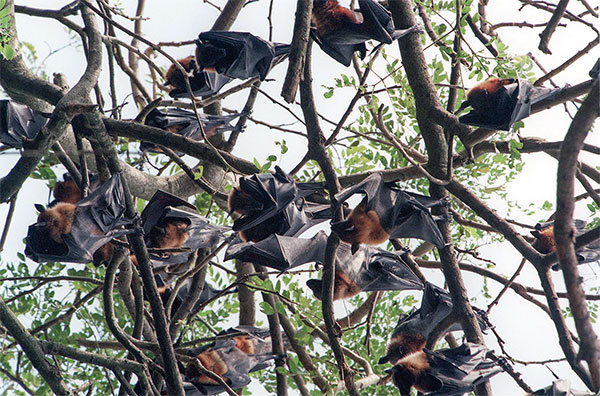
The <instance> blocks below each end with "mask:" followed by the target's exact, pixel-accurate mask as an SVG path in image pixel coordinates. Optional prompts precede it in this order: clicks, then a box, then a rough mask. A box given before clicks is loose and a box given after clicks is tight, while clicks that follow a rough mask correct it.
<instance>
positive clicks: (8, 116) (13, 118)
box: [0, 99, 50, 149]
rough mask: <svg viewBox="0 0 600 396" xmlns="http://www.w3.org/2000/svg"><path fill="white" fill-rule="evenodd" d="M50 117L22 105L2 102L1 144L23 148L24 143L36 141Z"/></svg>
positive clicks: (0, 105)
mask: <svg viewBox="0 0 600 396" xmlns="http://www.w3.org/2000/svg"><path fill="white" fill-rule="evenodd" d="M49 116H50V115H49V114H47V113H42V112H40V111H36V110H32V109H31V108H29V107H28V106H26V105H24V104H21V103H17V102H13V101H11V100H6V99H3V100H0V142H2V143H3V144H6V145H7V146H10V147H12V148H16V149H20V148H23V142H24V141H26V140H32V139H34V138H35V137H36V136H37V134H38V132H39V131H40V130H41V129H42V128H43V127H44V126H45V125H46V123H47V122H48V119H49Z"/></svg>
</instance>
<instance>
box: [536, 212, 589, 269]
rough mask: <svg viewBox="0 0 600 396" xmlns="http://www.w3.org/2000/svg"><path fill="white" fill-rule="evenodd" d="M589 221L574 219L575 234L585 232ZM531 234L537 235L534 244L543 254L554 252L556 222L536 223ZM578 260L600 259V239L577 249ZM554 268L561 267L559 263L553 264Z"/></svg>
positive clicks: (582, 262)
mask: <svg viewBox="0 0 600 396" xmlns="http://www.w3.org/2000/svg"><path fill="white" fill-rule="evenodd" d="M586 224H587V222H585V221H584V220H578V219H575V220H573V227H574V228H575V236H578V235H581V234H583V233H585V232H586V231H587V230H586V229H585V226H586ZM531 234H532V235H533V236H534V237H535V241H533V243H532V246H533V247H534V248H535V249H536V250H537V251H538V252H540V253H542V254H548V253H552V252H553V251H554V249H555V248H556V242H555V240H554V222H547V223H543V224H540V223H538V224H536V225H535V231H531ZM576 254H577V260H578V262H579V264H584V263H591V262H594V261H598V260H600V240H596V241H593V242H590V243H589V244H587V245H585V246H582V247H580V248H578V249H577V251H576ZM552 269H553V270H555V271H557V270H559V269H560V265H559V264H555V265H553V266H552Z"/></svg>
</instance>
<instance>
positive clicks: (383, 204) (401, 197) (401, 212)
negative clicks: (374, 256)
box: [333, 173, 448, 247]
mask: <svg viewBox="0 0 600 396" xmlns="http://www.w3.org/2000/svg"><path fill="white" fill-rule="evenodd" d="M355 194H365V196H366V210H367V211H370V210H373V211H375V213H377V216H378V217H379V222H380V224H381V226H382V227H383V229H384V230H385V231H386V232H387V233H388V234H390V238H419V239H422V240H425V241H427V242H430V243H433V244H434V245H435V246H437V247H443V246H444V245H445V243H444V238H443V237H442V234H441V232H440V230H439V228H438V226H437V224H436V223H435V221H436V220H442V221H446V220H448V219H447V218H445V217H441V216H436V217H434V216H432V215H431V211H430V209H431V208H434V207H442V206H446V205H447V201H446V200H444V199H440V200H436V199H433V198H431V197H427V196H424V195H420V194H415V193H411V192H407V191H404V190H402V189H400V188H398V187H397V186H396V184H395V183H393V182H385V181H384V180H383V176H382V175H381V173H374V174H372V175H369V176H368V177H367V178H365V179H364V180H363V181H362V182H360V183H357V184H355V185H354V186H351V187H348V188H346V189H344V190H342V191H341V192H339V193H338V194H336V195H335V198H334V199H335V201H336V202H337V203H338V204H342V203H343V202H345V201H346V200H347V199H348V198H350V197H351V196H353V195H355ZM333 226H335V224H333Z"/></svg>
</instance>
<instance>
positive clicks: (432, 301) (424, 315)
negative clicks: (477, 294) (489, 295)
mask: <svg viewBox="0 0 600 396" xmlns="http://www.w3.org/2000/svg"><path fill="white" fill-rule="evenodd" d="M452 307H453V304H452V299H451V297H450V295H449V294H448V292H446V291H445V290H444V289H441V288H439V287H437V286H435V285H433V284H431V283H429V282H426V283H425V289H424V291H423V299H422V301H421V307H420V308H419V309H417V310H414V309H413V311H412V312H411V313H410V314H407V315H406V314H405V315H401V316H400V318H399V319H398V323H397V324H396V327H395V328H394V331H393V333H392V337H391V340H390V343H389V344H388V348H387V353H386V355H385V356H383V357H382V358H381V359H379V364H383V363H386V362H390V363H391V364H392V365H395V364H396V362H398V361H399V360H400V359H402V358H403V357H405V356H407V355H409V354H412V353H416V352H419V351H422V350H423V348H424V347H425V344H426V342H427V338H428V337H429V335H430V334H431V332H432V331H433V330H434V329H435V328H436V327H437V326H438V324H440V323H441V322H442V321H443V320H444V319H445V318H446V317H447V316H448V315H449V314H450V312H452ZM473 310H474V312H475V316H476V318H477V321H478V322H479V326H480V327H481V330H482V331H485V330H486V329H487V328H488V323H489V322H488V320H487V315H486V313H485V311H483V310H480V309H478V308H475V307H474V308H473ZM456 330H460V326H456V325H454V326H450V328H448V329H446V331H447V332H450V331H456Z"/></svg>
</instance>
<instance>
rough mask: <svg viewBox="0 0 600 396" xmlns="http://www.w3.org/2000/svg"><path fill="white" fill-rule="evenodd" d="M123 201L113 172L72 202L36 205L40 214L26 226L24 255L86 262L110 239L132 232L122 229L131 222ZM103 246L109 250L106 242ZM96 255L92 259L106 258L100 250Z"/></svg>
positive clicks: (53, 259) (118, 176) (62, 260)
mask: <svg viewBox="0 0 600 396" xmlns="http://www.w3.org/2000/svg"><path fill="white" fill-rule="evenodd" d="M124 202H125V196H124V192H123V187H122V184H121V175H120V174H114V175H113V176H112V177H111V178H110V179H109V180H108V181H107V182H106V183H104V184H102V185H101V186H100V187H98V188H97V189H96V190H94V191H93V192H92V193H90V195H89V196H88V197H86V198H85V199H83V200H81V201H79V202H77V203H76V204H71V203H65V202H63V203H58V204H56V205H55V206H53V207H52V208H49V209H45V208H43V206H41V205H36V207H37V208H38V209H39V210H40V211H41V213H40V215H39V218H38V222H37V223H36V224H33V225H31V226H29V231H28V233H27V239H26V247H25V254H26V255H27V256H28V257H29V258H31V259H32V260H34V261H36V262H44V261H60V262H69V263H89V262H90V261H92V260H94V254H95V252H97V251H98V250H99V249H100V248H101V247H103V246H104V245H106V244H108V242H110V241H111V240H112V239H114V238H118V237H120V236H122V235H125V234H128V233H130V232H132V231H131V230H129V229H125V228H123V226H127V225H130V224H133V220H132V219H127V218H125V217H124V212H125V203H124ZM103 249H110V244H108V247H105V248H103ZM98 254H99V256H96V257H97V258H96V260H94V262H96V263H97V262H98V259H101V258H103V260H102V261H105V260H106V259H108V258H107V257H104V256H106V255H107V254H108V253H107V252H105V251H104V250H101V251H100V252H99V253H98Z"/></svg>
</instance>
